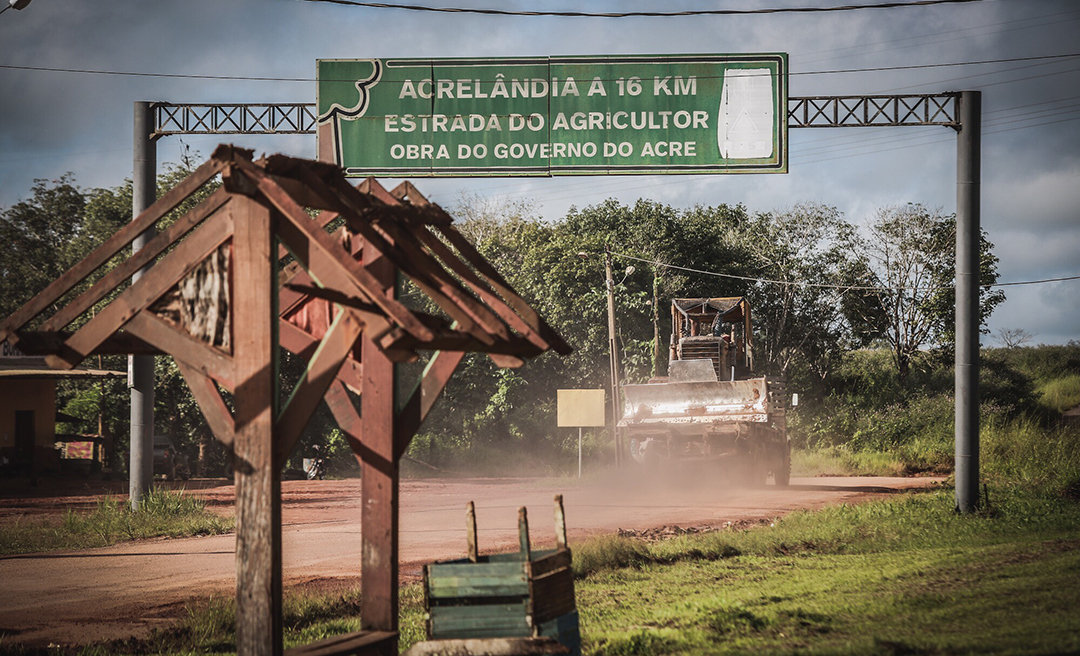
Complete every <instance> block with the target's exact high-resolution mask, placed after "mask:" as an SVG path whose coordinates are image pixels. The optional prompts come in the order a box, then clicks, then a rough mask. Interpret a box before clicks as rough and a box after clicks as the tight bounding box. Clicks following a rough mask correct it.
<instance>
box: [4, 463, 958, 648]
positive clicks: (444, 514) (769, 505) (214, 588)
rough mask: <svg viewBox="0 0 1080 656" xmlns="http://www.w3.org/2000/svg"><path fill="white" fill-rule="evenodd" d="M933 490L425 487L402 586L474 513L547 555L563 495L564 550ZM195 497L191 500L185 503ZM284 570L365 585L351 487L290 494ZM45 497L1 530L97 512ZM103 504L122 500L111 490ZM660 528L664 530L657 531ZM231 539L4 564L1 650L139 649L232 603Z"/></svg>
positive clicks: (451, 549) (226, 503)
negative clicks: (526, 523)
mask: <svg viewBox="0 0 1080 656" xmlns="http://www.w3.org/2000/svg"><path fill="white" fill-rule="evenodd" d="M941 480H942V479H941V478H936V477H925V478H881V477H858V478H813V479H793V480H792V485H791V486H789V487H787V488H784V489H779V488H773V487H771V486H769V487H765V488H758V489H750V490H741V489H732V488H727V487H714V486H711V485H709V484H708V482H707V481H659V480H641V479H639V478H636V477H629V478H606V479H604V480H598V479H593V480H586V481H585V482H579V481H577V480H576V479H518V478H513V479H511V478H500V479H427V480H409V481H404V482H403V483H402V484H401V529H400V530H401V534H400V535H401V561H402V577H403V579H405V580H407V579H409V578H411V577H413V576H416V575H417V574H419V571H420V568H421V567H422V565H423V564H424V563H426V562H430V561H432V560H440V559H446V558H452V557H458V556H462V555H464V553H465V537H464V508H465V504H466V503H467V502H468V501H473V502H475V504H476V509H477V523H478V527H479V539H480V549H481V551H482V552H485V551H498V550H508V549H511V548H514V546H515V545H516V540H517V537H516V531H517V509H518V507H520V506H523V505H524V506H527V507H528V508H529V517H530V530H531V533H532V538H533V541H534V543H538V544H540V545H543V544H545V543H548V544H550V543H554V535H555V534H554V526H553V521H552V519H551V517H552V515H551V512H552V511H551V508H552V496H553V495H554V494H556V493H561V494H563V496H564V500H565V506H566V517H567V525H568V529H569V533H570V539H571V541H573V540H580V539H582V538H584V537H588V536H590V535H595V534H601V533H615V532H618V531H620V530H622V531H625V532H632V533H641V534H648V533H649V532H650V531H652V532H656V531H662V530H675V529H671V528H670V527H679V528H681V529H688V528H692V529H693V530H695V531H697V530H708V529H711V528H723V527H725V526H727V525H729V524H737V525H743V524H749V523H753V522H755V521H758V520H764V519H772V518H775V517H779V516H781V515H784V514H786V513H789V512H792V511H794V510H801V509H815V508H820V507H822V506H825V505H832V504H839V503H856V502H861V501H865V500H868V499H872V498H877V497H880V496H883V495H888V494H894V493H896V492H899V491H902V490H907V489H912V488H921V487H927V486H932V485H937V484H940V482H941ZM194 488H198V489H194ZM187 489H188V490H189V491H191V493H192V494H198V495H200V496H205V497H206V499H207V501H208V505H209V507H211V508H213V509H215V510H216V511H218V512H221V513H223V514H228V513H231V512H232V501H233V495H234V492H235V490H234V489H233V486H232V485H229V484H226V482H225V481H214V482H209V481H207V482H195V484H194V485H192V484H189V485H188V486H187ZM282 490H283V511H282V517H283V527H282V543H283V567H284V575H285V579H286V586H287V587H291V588H296V587H316V588H325V587H332V586H338V585H342V584H350V583H351V584H355V582H356V581H357V580H358V579H359V577H360V572H359V563H360V481H359V480H341V481H286V482H285V483H283V485H282ZM58 492H60V493H56V494H49V493H48V491H47V490H41V491H40V493H38V494H35V495H33V496H26V497H14V496H11V495H9V494H5V495H4V497H3V498H0V521H4V522H7V521H16V520H19V518H23V519H25V518H33V517H42V516H49V515H50V514H57V513H62V512H63V511H64V510H66V509H67V508H71V507H76V508H79V507H87V506H90V505H93V503H96V500H97V499H98V498H99V497H100V494H101V493H102V491H101V490H94V489H93V488H86V487H84V488H82V489H77V490H69V489H68V490H58ZM109 492H110V493H114V494H116V493H117V492H115V491H112V490H109ZM665 527H668V528H666V529H665ZM234 548H235V537H234V536H233V535H220V536H211V537H202V538H184V539H172V540H168V539H159V540H142V541H136V542H127V543H123V544H119V545H115V546H112V547H107V548H101V549H87V550H81V551H72V552H53V553H47V554H22V555H16V556H7V557H0V580H2V581H4V582H5V586H4V587H5V588H6V591H5V592H6V594H4V595H3V596H0V633H2V634H6V636H5V637H4V643H7V644H11V643H24V644H33V645H44V644H49V643H56V644H72V643H79V644H84V643H87V642H91V641H97V640H104V639H112V638H120V637H125V636H132V635H142V634H145V633H147V632H149V631H150V630H151V629H153V628H155V627H159V626H163V625H165V624H167V623H168V622H170V621H172V619H174V618H175V617H176V616H177V615H178V614H179V613H180V612H182V610H183V606H184V604H185V603H187V602H188V601H191V600H194V599H205V598H206V597H207V596H209V595H231V594H232V593H233V590H234V588H235V575H234V571H235V557H234Z"/></svg>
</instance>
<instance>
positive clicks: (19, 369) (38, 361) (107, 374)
mask: <svg viewBox="0 0 1080 656" xmlns="http://www.w3.org/2000/svg"><path fill="white" fill-rule="evenodd" d="M125 376H127V372H126V371H110V370H108V369H82V368H79V367H76V368H75V369H51V368H49V365H47V364H45V358H36V357H29V356H28V357H21V358H0V380H8V379H12V378H15V379H26V378H38V379H50V378H51V379H57V378H122V377H125Z"/></svg>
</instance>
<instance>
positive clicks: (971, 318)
mask: <svg viewBox="0 0 1080 656" xmlns="http://www.w3.org/2000/svg"><path fill="white" fill-rule="evenodd" d="M981 118H982V92H980V91H964V92H963V93H961V94H960V126H959V128H958V130H959V131H958V134H957V139H956V374H955V375H956V383H955V385H956V435H955V439H956V509H957V510H958V511H960V512H962V513H971V512H975V510H976V509H978V507H979V242H980V240H981V237H982V230H981V229H980V227H979V196H980V188H981V180H980V178H981V165H980V160H981V157H982V153H981V147H980V140H981V139H980V135H981V131H982V129H981V124H980V123H981Z"/></svg>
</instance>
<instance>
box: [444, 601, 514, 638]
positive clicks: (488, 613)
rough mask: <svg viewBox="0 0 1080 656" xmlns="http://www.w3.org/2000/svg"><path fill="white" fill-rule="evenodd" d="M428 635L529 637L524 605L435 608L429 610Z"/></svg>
mask: <svg viewBox="0 0 1080 656" xmlns="http://www.w3.org/2000/svg"><path fill="white" fill-rule="evenodd" d="M429 614H430V622H431V635H432V637H433V638H445V637H448V635H449V634H450V633H456V634H459V635H461V636H477V637H480V636H481V634H483V635H502V636H517V635H530V634H531V632H532V628H531V627H530V626H529V624H528V622H526V621H525V604H523V603H522V604H492V605H484V606H436V607H433V608H431V609H430V611H429ZM488 632H491V633H488Z"/></svg>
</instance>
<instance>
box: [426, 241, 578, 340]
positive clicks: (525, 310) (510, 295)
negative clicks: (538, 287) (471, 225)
mask: <svg viewBox="0 0 1080 656" xmlns="http://www.w3.org/2000/svg"><path fill="white" fill-rule="evenodd" d="M437 229H438V230H439V232H440V233H441V234H442V235H443V236H444V237H446V239H447V241H449V242H450V245H451V246H453V247H454V248H456V249H457V251H458V253H461V255H462V257H464V258H465V261H466V262H468V263H469V264H471V265H472V267H473V268H474V269H476V271H477V272H479V273H480V274H481V275H483V276H484V277H485V278H487V281H488V284H490V285H491V286H492V287H493V288H494V289H495V291H497V292H498V293H499V295H500V296H502V297H503V298H504V299H506V301H507V302H508V303H510V305H511V306H512V307H513V308H514V310H516V311H517V313H518V314H519V315H520V316H521V317H522V318H523V319H524V320H525V322H526V323H528V324H529V325H530V326H532V327H533V328H534V329H536V330H537V331H538V332H539V333H540V335H541V336H542V337H543V338H544V340H545V341H547V342H548V343H549V344H551V348H553V349H555V352H556V353H559V354H561V355H569V354H570V352H571V351H573V349H572V348H571V347H570V345H569V344H567V343H566V341H565V340H564V339H563V338H562V337H560V336H559V334H558V333H557V332H555V330H554V329H553V328H552V327H551V326H549V325H548V324H547V322H546V321H544V319H543V317H541V316H540V315H539V314H538V313H537V312H536V310H534V309H532V307H531V306H530V305H529V304H528V303H526V302H525V300H524V299H522V298H521V297H520V296H518V294H517V292H515V291H514V288H513V287H511V286H510V283H508V282H506V280H505V279H504V278H503V277H502V275H500V274H499V272H498V271H497V270H496V269H495V267H493V266H491V264H490V263H489V262H488V261H487V260H486V259H484V256H483V255H481V254H480V251H478V250H476V247H475V246H473V245H472V244H471V243H469V240H468V239H465V237H464V236H462V234H461V233H460V232H458V231H457V230H455V229H454V227H453V226H449V225H446V226H438V227H437Z"/></svg>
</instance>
